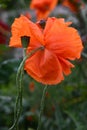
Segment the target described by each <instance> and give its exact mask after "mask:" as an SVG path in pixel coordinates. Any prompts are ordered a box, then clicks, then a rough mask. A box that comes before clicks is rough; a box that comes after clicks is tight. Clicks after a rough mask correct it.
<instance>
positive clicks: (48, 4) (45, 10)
mask: <svg viewBox="0 0 87 130" xmlns="http://www.w3.org/2000/svg"><path fill="white" fill-rule="evenodd" d="M57 1H58V0H32V2H31V5H30V8H31V9H36V11H37V18H38V19H39V20H40V19H45V18H47V16H48V15H49V13H50V12H51V11H52V10H53V9H54V7H55V6H56V4H57Z"/></svg>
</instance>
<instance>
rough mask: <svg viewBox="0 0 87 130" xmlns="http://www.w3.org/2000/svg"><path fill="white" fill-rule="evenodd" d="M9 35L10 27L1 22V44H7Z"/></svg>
mask: <svg viewBox="0 0 87 130" xmlns="http://www.w3.org/2000/svg"><path fill="white" fill-rule="evenodd" d="M9 33H10V27H9V26H8V25H7V24H6V23H4V22H3V21H0V44H6V41H7V37H8V36H9Z"/></svg>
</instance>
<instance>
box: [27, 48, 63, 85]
mask: <svg viewBox="0 0 87 130" xmlns="http://www.w3.org/2000/svg"><path fill="white" fill-rule="evenodd" d="M25 70H26V71H27V73H28V74H29V75H31V77H33V78H34V79H36V80H37V81H39V82H41V83H43V84H49V85H50V84H57V83H59V82H61V80H63V74H62V68H61V65H60V63H59V61H58V59H57V57H56V56H55V55H54V54H52V53H51V52H50V51H48V50H47V49H45V50H44V51H43V50H42V51H39V52H37V53H36V54H35V55H33V56H32V57H31V58H30V59H28V60H27V61H26V63H25Z"/></svg>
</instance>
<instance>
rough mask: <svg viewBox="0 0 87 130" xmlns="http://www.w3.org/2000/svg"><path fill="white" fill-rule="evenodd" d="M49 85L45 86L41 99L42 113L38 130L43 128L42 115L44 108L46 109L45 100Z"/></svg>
mask: <svg viewBox="0 0 87 130" xmlns="http://www.w3.org/2000/svg"><path fill="white" fill-rule="evenodd" d="M47 87H48V86H47V85H46V86H45V88H44V90H43V95H42V99H41V108H40V115H39V120H38V127H37V130H40V128H41V117H42V114H43V110H44V102H45V96H46V91H47Z"/></svg>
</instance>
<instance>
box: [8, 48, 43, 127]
mask: <svg viewBox="0 0 87 130" xmlns="http://www.w3.org/2000/svg"><path fill="white" fill-rule="evenodd" d="M42 49H43V47H42V46H41V47H39V48H36V49H34V50H32V51H31V52H30V53H29V54H28V55H26V56H25V57H24V58H23V60H22V62H21V64H20V66H19V68H18V71H17V76H16V85H17V87H18V96H17V100H16V106H15V121H14V124H13V126H12V127H11V128H10V129H9V130H14V129H15V130H17V129H18V128H17V126H18V121H19V118H20V114H21V108H22V80H23V73H24V72H23V71H24V64H25V61H26V60H27V58H30V57H31V56H32V55H33V54H34V53H36V52H37V51H39V50H42ZM24 51H25V50H24Z"/></svg>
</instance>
